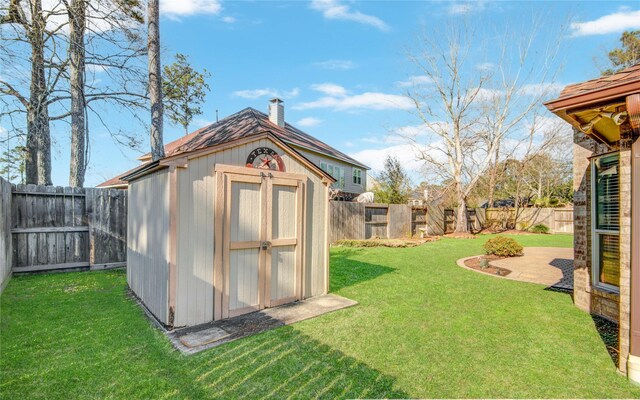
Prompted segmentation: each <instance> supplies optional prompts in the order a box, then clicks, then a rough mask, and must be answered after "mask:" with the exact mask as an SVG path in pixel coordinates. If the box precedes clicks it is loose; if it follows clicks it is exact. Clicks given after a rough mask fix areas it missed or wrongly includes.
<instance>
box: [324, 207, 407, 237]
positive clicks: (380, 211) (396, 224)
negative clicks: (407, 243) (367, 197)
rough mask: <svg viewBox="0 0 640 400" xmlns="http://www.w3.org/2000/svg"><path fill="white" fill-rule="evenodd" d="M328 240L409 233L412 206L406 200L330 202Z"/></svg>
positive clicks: (394, 235)
mask: <svg viewBox="0 0 640 400" xmlns="http://www.w3.org/2000/svg"><path fill="white" fill-rule="evenodd" d="M329 215H330V221H329V225H330V226H329V232H330V236H331V241H332V242H334V241H336V240H341V239H370V238H374V237H380V238H390V239H393V238H400V237H407V236H410V235H411V207H410V206H408V205H405V204H363V203H351V202H345V201H331V202H330V203H329Z"/></svg>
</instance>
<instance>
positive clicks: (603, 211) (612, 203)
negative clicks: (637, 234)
mask: <svg viewBox="0 0 640 400" xmlns="http://www.w3.org/2000/svg"><path fill="white" fill-rule="evenodd" d="M618 161H619V157H618V155H617V154H613V155H610V156H605V157H600V158H598V159H597V160H595V177H594V178H595V190H596V193H595V194H596V198H595V201H596V228H597V229H605V230H612V231H617V230H618V229H619V225H620V195H619V191H620V184H619V178H618V173H619V168H618Z"/></svg>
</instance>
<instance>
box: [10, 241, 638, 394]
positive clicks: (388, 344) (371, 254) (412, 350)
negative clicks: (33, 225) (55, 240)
mask: <svg viewBox="0 0 640 400" xmlns="http://www.w3.org/2000/svg"><path fill="white" fill-rule="evenodd" d="M489 237H490V236H483V237H481V238H478V239H475V240H465V239H443V240H440V241H437V242H432V243H427V244H424V245H422V246H419V247H414V248H400V249H392V248H367V249H354V248H339V249H333V250H332V252H331V287H332V291H334V292H336V293H338V294H341V295H343V296H346V297H349V298H352V299H355V300H357V301H358V302H359V303H360V304H359V305H358V306H356V307H352V308H349V309H346V310H342V311H339V312H335V313H332V314H328V315H325V316H322V317H320V318H316V319H312V320H308V321H304V322H301V323H298V324H295V325H293V326H289V327H283V328H279V329H276V330H272V331H269V332H266V333H263V334H260V335H256V336H253V337H250V338H245V339H242V340H239V341H236V342H232V343H229V344H225V345H223V346H220V347H217V348H214V349H210V350H208V351H205V352H202V353H200V354H197V355H194V356H183V355H181V354H179V353H178V352H176V351H175V350H173V348H172V347H171V345H170V344H169V342H168V341H167V340H166V339H165V338H164V337H163V335H162V334H161V333H160V332H159V331H157V330H156V329H154V328H153V327H152V326H151V325H150V323H149V322H148V321H147V320H146V319H145V317H144V315H143V313H142V312H141V310H140V309H139V307H138V306H137V305H136V304H135V302H134V301H133V300H131V299H130V298H129V297H128V296H127V294H126V289H125V286H126V284H125V274H124V272H122V271H110V272H95V273H94V272H84V273H68V274H49V275H35V276H21V277H14V278H13V279H12V281H11V282H10V283H9V285H8V287H7V288H6V289H5V292H4V293H3V294H2V296H1V297H0V307H1V309H0V328H1V329H0V340H1V341H0V355H1V357H0V397H2V398H27V397H28V398H65V399H66V398H105V397H107V398H193V399H200V398H211V397H222V398H237V397H243V398H259V397H266V396H270V397H278V398H281V397H282V398H284V397H293V398H310V397H320V398H336V397H338V398H363V397H368V398H375V397H396V398H397V397H440V398H448V397H528V398H535V397H572V398H573V397H597V398H601V397H636V398H637V397H640V389H639V388H636V387H633V386H631V385H630V384H629V383H628V382H627V381H626V379H625V378H624V377H623V376H620V375H619V374H617V373H616V369H615V367H614V365H613V364H612V362H611V359H610V358H609V355H608V354H607V350H606V348H605V345H604V344H603V342H602V340H601V339H600V337H599V335H598V332H597V331H596V329H595V327H594V324H593V321H592V319H591V317H590V316H589V315H588V314H585V313H583V312H581V311H579V310H578V309H576V308H575V307H574V306H573V305H572V303H571V297H570V296H569V295H567V294H564V293H558V292H552V291H546V290H544V288H543V287H542V286H538V285H532V284H527V283H520V282H513V281H508V280H504V279H498V278H494V277H491V276H484V275H481V274H479V273H475V272H472V271H468V270H465V269H462V268H460V267H458V266H456V264H455V260H456V259H458V258H461V257H464V256H471V255H475V254H481V253H483V251H482V244H483V243H484V241H485V240H486V239H488V238H489ZM517 240H518V241H519V242H521V243H522V244H523V245H525V246H563V247H564V246H570V245H571V241H572V238H571V236H558V235H531V236H518V237H517Z"/></svg>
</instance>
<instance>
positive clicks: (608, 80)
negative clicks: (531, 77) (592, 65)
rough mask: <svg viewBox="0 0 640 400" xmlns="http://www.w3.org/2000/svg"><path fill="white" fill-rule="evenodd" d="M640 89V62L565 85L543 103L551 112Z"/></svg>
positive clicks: (622, 95)
mask: <svg viewBox="0 0 640 400" xmlns="http://www.w3.org/2000/svg"><path fill="white" fill-rule="evenodd" d="M639 90H640V64H636V65H634V66H631V67H629V68H626V69H624V70H622V71H619V72H616V73H615V74H613V75H609V76H602V77H600V78H596V79H591V80H589V81H586V82H581V83H576V84H573V85H568V86H566V87H565V88H564V89H563V90H562V92H560V96H559V97H558V98H557V99H555V100H551V101H548V102H546V103H544V104H545V105H546V106H547V108H548V109H549V110H550V111H552V112H557V111H559V110H562V109H568V108H575V107H582V106H588V105H590V104H594V103H599V102H605V101H610V100H615V99H616V98H620V97H624V96H627V95H629V94H633V93H637V92H638V91H639Z"/></svg>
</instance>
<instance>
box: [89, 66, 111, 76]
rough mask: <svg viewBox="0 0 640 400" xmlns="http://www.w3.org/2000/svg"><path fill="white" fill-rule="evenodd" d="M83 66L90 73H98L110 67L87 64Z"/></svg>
mask: <svg viewBox="0 0 640 400" xmlns="http://www.w3.org/2000/svg"><path fill="white" fill-rule="evenodd" d="M85 68H86V70H87V72H89V73H91V74H99V73H101V72H104V71H106V70H108V69H109V68H110V67H109V66H108V65H96V64H87V65H86V67H85Z"/></svg>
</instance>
